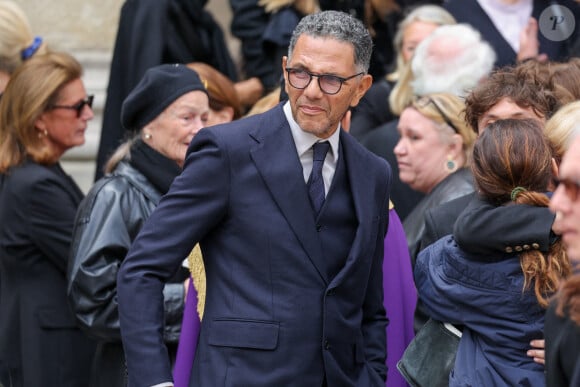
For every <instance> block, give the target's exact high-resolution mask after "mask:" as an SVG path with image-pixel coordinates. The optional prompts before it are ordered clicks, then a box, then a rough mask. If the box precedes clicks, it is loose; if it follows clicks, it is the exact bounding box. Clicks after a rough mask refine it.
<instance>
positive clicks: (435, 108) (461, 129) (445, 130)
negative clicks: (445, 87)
mask: <svg viewBox="0 0 580 387" xmlns="http://www.w3.org/2000/svg"><path fill="white" fill-rule="evenodd" d="M408 106H409V107H412V108H413V109H415V110H417V111H418V112H419V113H421V115H423V116H425V117H426V118H428V119H430V120H431V121H433V122H435V123H436V124H438V125H437V126H438V129H439V130H440V133H441V135H442V136H443V139H446V138H448V137H449V135H450V134H451V133H457V134H459V135H460V136H461V138H462V140H463V146H462V150H463V156H464V159H465V164H464V165H463V166H468V165H470V163H471V155H472V151H473V144H474V142H475V139H476V135H475V132H474V131H473V130H471V128H470V127H469V126H467V123H466V122H465V119H464V117H463V111H464V110H465V104H464V103H463V100H462V99H461V98H459V97H457V96H456V95H454V94H450V93H435V94H428V95H425V96H421V97H418V98H415V99H413V100H412V101H411V103H410V104H409V105H408ZM443 115H444V116H443ZM447 121H449V123H448V122H447ZM449 124H451V125H453V127H451V126H450V125H449Z"/></svg>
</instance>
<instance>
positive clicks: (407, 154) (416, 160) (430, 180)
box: [394, 107, 450, 193]
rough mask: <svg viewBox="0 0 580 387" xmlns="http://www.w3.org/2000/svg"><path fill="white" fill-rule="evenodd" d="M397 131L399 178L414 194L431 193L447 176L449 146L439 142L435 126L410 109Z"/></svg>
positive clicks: (438, 133) (401, 119) (396, 149)
mask: <svg viewBox="0 0 580 387" xmlns="http://www.w3.org/2000/svg"><path fill="white" fill-rule="evenodd" d="M397 130H398V131H399V134H400V136H401V138H400V139H399V142H398V143H397V146H396V147H395V150H394V151H395V156H396V157H397V164H398V166H399V178H400V179H401V181H402V182H403V183H406V184H408V185H409V186H411V188H413V189H414V190H416V191H419V192H424V193H428V192H430V191H431V190H432V189H433V188H434V187H435V186H436V185H437V184H438V183H439V182H441V181H442V180H443V179H444V178H445V177H446V176H447V175H448V174H449V172H448V170H446V168H445V163H446V162H447V156H448V155H449V153H450V146H449V145H448V144H446V143H444V142H443V141H442V138H441V137H442V133H441V131H440V130H438V129H437V127H436V123H435V122H433V121H431V120H430V119H429V118H427V117H425V116H424V115H422V114H421V113H419V112H418V111H417V110H416V109H414V108H412V107H408V108H406V109H405V110H403V113H402V114H401V117H400V119H399V125H398V127H397Z"/></svg>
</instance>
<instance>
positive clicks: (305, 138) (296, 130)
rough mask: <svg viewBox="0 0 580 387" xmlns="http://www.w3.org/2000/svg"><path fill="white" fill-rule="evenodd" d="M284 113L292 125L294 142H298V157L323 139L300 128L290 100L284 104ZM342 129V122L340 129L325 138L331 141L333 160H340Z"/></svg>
mask: <svg viewBox="0 0 580 387" xmlns="http://www.w3.org/2000/svg"><path fill="white" fill-rule="evenodd" d="M283 109H284V115H285V116H286V120H288V124H289V125H290V131H291V132H292V137H293V138H294V143H295V144H296V150H297V151H298V157H300V156H302V155H303V154H304V153H306V152H307V151H309V150H310V149H311V148H312V145H314V143H315V142H318V141H321V140H322V139H321V138H319V137H316V136H315V135H313V134H312V133H308V132H305V131H304V130H302V129H301V128H300V125H298V123H297V122H296V121H295V120H294V117H293V116H292V108H291V107H290V102H289V101H287V102H286V103H285V104H284V107H283ZM341 130H342V128H341V126H340V123H339V124H338V129H337V130H335V131H334V133H332V135H331V136H330V137H329V138H327V139H324V141H328V142H329V143H330V149H331V151H332V152H331V155H330V156H331V157H332V158H333V162H334V163H336V162H337V161H338V143H339V141H340V131H341Z"/></svg>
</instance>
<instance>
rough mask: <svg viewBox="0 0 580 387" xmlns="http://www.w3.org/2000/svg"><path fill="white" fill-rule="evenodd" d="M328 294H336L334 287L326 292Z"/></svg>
mask: <svg viewBox="0 0 580 387" xmlns="http://www.w3.org/2000/svg"><path fill="white" fill-rule="evenodd" d="M326 295H327V296H334V289H330V290H329V291H328V292H326Z"/></svg>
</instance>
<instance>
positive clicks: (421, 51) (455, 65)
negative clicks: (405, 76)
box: [411, 24, 496, 97]
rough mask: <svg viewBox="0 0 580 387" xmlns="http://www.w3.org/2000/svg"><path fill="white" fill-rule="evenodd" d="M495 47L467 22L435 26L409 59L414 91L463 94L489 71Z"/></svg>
mask: <svg viewBox="0 0 580 387" xmlns="http://www.w3.org/2000/svg"><path fill="white" fill-rule="evenodd" d="M495 58H496V55H495V51H494V50H493V48H492V47H491V46H490V45H489V43H487V42H486V41H484V40H482V39H481V35H480V34H479V32H477V31H476V30H475V29H474V28H473V27H471V26H469V25H467V24H456V25H445V26H441V27H438V28H437V29H436V30H435V31H433V32H432V33H431V34H430V35H429V36H428V37H427V38H426V39H425V40H423V41H422V42H421V43H420V44H419V45H418V46H417V49H416V50H415V54H414V55H413V59H412V62H411V68H412V72H413V76H414V79H413V81H412V83H411V85H412V88H413V91H414V94H416V95H426V94H432V93H442V92H446V93H453V94H455V95H457V96H461V97H463V96H465V95H467V93H469V91H471V89H472V88H473V87H475V86H476V85H477V84H478V83H479V82H480V81H481V80H482V79H483V78H485V77H486V76H487V75H489V73H490V72H491V70H492V68H493V64H494V62H495Z"/></svg>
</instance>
